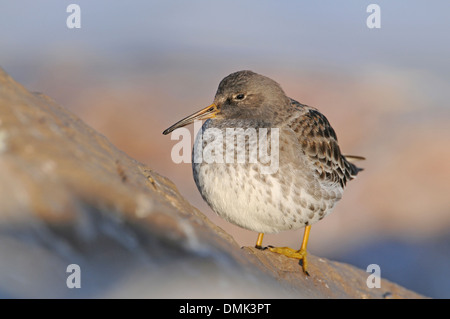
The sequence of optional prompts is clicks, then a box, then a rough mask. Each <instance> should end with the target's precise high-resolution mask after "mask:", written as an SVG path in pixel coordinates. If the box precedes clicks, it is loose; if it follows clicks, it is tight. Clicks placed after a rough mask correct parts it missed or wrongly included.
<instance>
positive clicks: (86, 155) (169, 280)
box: [0, 69, 422, 298]
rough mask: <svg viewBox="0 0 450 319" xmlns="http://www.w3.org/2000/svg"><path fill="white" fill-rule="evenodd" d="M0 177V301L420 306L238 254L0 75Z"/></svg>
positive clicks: (123, 158)
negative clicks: (382, 301) (338, 301)
mask: <svg viewBox="0 0 450 319" xmlns="http://www.w3.org/2000/svg"><path fill="white" fill-rule="evenodd" d="M0 176H1V177H0V297H4V298H5V297H6V298H36V297H37V298H78V297H83V298H89V297H96V298H110V297H111V298H112V297H114V298H116V297H138V298H147V297H153V298H230V297H232V298H386V297H389V298H422V296H420V295H419V294H416V293H414V292H412V291H409V290H407V289H405V288H402V287H400V286H398V285H396V284H394V283H391V282H389V281H387V280H382V281H381V288H372V289H370V288H368V287H367V285H366V280H367V277H368V276H369V275H370V274H369V273H367V272H365V271H363V270H360V269H356V268H354V267H352V266H350V265H346V264H342V263H338V262H333V261H329V260H326V259H323V258H318V257H315V256H310V259H309V264H310V274H311V276H309V277H308V276H305V275H304V274H303V272H302V271H301V268H300V266H299V265H298V262H297V261H295V260H292V259H288V258H286V257H284V256H280V255H277V254H274V253H271V252H269V251H267V250H265V251H261V250H257V249H255V248H252V247H244V248H241V247H239V246H238V245H237V244H236V242H235V241H234V240H233V238H232V237H231V236H230V235H228V234H227V233H225V232H224V231H223V230H222V229H220V228H219V227H217V226H216V225H214V224H213V223H211V222H210V221H209V220H208V219H207V218H206V217H205V215H204V214H202V213H201V212H200V211H198V210H197V209H196V208H195V207H193V206H191V205H190V204H189V203H188V202H187V201H186V200H185V199H184V198H183V197H182V196H181V195H180V194H179V192H178V191H177V189H176V187H175V185H174V184H173V183H172V182H171V181H170V180H168V179H167V178H165V177H163V176H161V175H159V174H158V173H156V172H154V171H153V170H152V169H150V168H149V167H147V166H146V165H144V164H142V163H139V162H137V161H136V160H134V159H132V158H130V157H129V156H127V155H126V154H125V153H123V152H122V151H120V150H118V149H117V148H116V147H114V145H112V144H111V143H110V142H109V141H108V140H107V139H106V138H105V137H104V136H102V135H101V134H99V133H97V132H95V131H94V130H93V129H92V128H90V127H89V126H87V125H86V124H84V123H83V122H82V121H81V120H80V119H79V118H77V117H76V116H75V115H73V114H71V113H70V112H68V111H67V110H65V109H64V108H62V107H60V106H58V105H57V104H56V103H55V102H54V101H52V100H51V99H50V98H48V97H46V96H45V95H42V94H38V93H31V92H29V91H27V90H26V89H25V88H24V87H23V86H21V85H20V84H18V83H16V82H15V81H14V80H13V79H12V78H11V77H10V76H9V75H7V74H6V73H5V72H4V71H3V70H2V69H0ZM72 264H76V265H78V266H79V267H80V268H79V269H80V271H79V272H77V271H75V272H73V270H71V269H70V268H69V271H68V266H69V265H72ZM72 272H73V273H72ZM78 273H79V274H80V277H74V275H76V274H78ZM74 278H75V279H74ZM78 279H79V281H78ZM68 282H69V284H70V283H71V282H79V283H80V284H81V288H68V286H67V283H68ZM69 286H70V285H69Z"/></svg>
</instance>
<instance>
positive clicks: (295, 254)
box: [269, 225, 311, 275]
mask: <svg viewBox="0 0 450 319" xmlns="http://www.w3.org/2000/svg"><path fill="white" fill-rule="evenodd" d="M310 231H311V226H310V225H309V226H306V227H305V233H304V234H303V241H302V246H301V247H300V249H299V250H295V249H292V248H289V247H269V250H270V251H271V252H274V253H278V254H282V255H285V256H287V257H290V258H296V259H300V260H301V261H302V269H303V272H304V273H305V274H307V275H309V274H308V271H307V267H308V262H307V260H306V255H307V252H306V247H307V246H308V239H309V233H310Z"/></svg>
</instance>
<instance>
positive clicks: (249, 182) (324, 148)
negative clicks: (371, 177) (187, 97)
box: [163, 70, 364, 275]
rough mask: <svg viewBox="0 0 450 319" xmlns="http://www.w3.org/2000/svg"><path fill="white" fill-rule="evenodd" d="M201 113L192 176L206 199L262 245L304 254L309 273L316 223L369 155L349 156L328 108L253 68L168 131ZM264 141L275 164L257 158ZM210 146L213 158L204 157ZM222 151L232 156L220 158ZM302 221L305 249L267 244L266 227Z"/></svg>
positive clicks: (268, 230)
mask: <svg viewBox="0 0 450 319" xmlns="http://www.w3.org/2000/svg"><path fill="white" fill-rule="evenodd" d="M196 120H206V121H205V122H204V124H203V125H202V128H201V130H199V132H198V134H197V137H196V139H195V142H194V147H193V151H192V170H193V176H194V181H195V184H196V185H197V188H198V190H199V192H200V194H201V196H202V197H203V199H204V200H205V201H206V202H207V203H208V205H209V206H210V207H211V208H212V210H213V211H214V212H215V213H217V214H218V215H219V216H220V217H222V218H224V219H225V220H227V221H228V222H230V223H232V224H235V225H238V226H240V227H242V228H244V229H248V230H251V231H255V232H257V233H258V237H257V241H256V245H255V247H256V248H258V249H263V250H265V249H268V250H269V251H271V252H274V253H278V254H282V255H285V256H287V257H290V258H296V259H298V260H299V264H300V265H301V267H302V270H303V272H304V273H305V274H307V275H309V272H308V262H307V244H308V240H309V235H310V231H311V225H312V224H314V223H316V222H318V221H320V220H322V219H323V218H324V217H326V216H328V215H329V214H330V213H331V212H332V210H333V208H334V207H335V205H336V203H337V202H338V201H339V200H340V199H341V198H342V195H343V191H344V188H345V187H346V184H347V182H349V181H350V180H352V179H354V178H355V177H356V175H357V174H358V172H360V171H362V170H363V169H362V168H359V167H357V166H356V165H355V164H354V163H353V162H355V161H356V160H363V159H364V157H361V156H351V155H347V156H346V155H343V154H342V153H341V150H340V148H339V144H338V139H337V136H336V133H335V131H334V129H333V128H332V126H331V125H330V123H329V121H328V120H327V118H326V117H325V115H323V114H322V113H321V112H320V111H319V110H318V109H316V108H314V107H311V106H308V105H305V104H302V103H300V102H298V101H296V100H294V99H292V98H290V97H288V96H287V95H286V94H285V92H284V91H283V89H282V88H281V86H280V85H279V84H278V83H277V82H276V81H274V80H272V79H270V78H269V77H266V76H264V75H261V74H258V73H255V72H253V71H250V70H243V71H237V72H234V73H231V74H230V75H228V76H226V77H225V78H223V80H222V81H221V82H220V83H219V86H218V89H217V92H216V94H215V97H214V101H213V103H212V104H211V105H209V106H207V107H206V108H203V109H201V110H200V111H198V112H195V113H193V114H192V115H189V116H187V117H185V118H183V119H182V120H180V121H178V122H176V123H175V124H173V125H172V126H170V127H169V128H168V129H166V130H164V132H163V134H164V135H167V134H169V133H171V132H172V131H174V130H175V129H177V128H180V127H183V126H186V125H188V124H191V123H193V122H194V121H196ZM229 132H232V133H234V134H235V135H236V136H237V137H236V138H234V137H235V136H233V135H231V134H228V133H229ZM239 132H240V133H241V135H243V136H241V138H239V136H238V135H239V134H238V133H239ZM259 132H263V133H265V134H258V133H259ZM212 133H214V134H212ZM221 134H222V136H220V135H221ZM229 136H231V137H233V138H232V139H231V138H230V137H229ZM258 137H259V138H260V139H259V140H258ZM272 138H273V139H272ZM261 140H265V141H266V142H267V141H268V140H270V141H271V142H272V143H271V144H269V143H268V142H267V143H266V145H265V147H266V151H267V154H268V153H269V151H270V156H271V161H272V162H273V163H270V165H272V164H273V169H272V170H271V169H270V165H269V161H268V159H267V156H265V158H264V160H263V159H262V157H264V156H259V157H258V154H259V155H261V154H260V153H261V152H258V151H261V149H262V147H263V146H262V145H263V144H261ZM255 149H256V153H257V154H256V156H254V155H255V151H254V150H255ZM230 150H233V151H234V153H231V151H230ZM252 150H253V151H252ZM206 151H209V153H210V154H209V155H210V156H209V157H210V158H209V160H208V158H207V156H204V157H203V158H202V155H206V154H205V152H206ZM239 152H240V153H239ZM252 152H253V153H252ZM223 153H226V155H227V156H222V160H220V156H219V155H221V154H222V155H223ZM250 153H251V154H250ZM262 153H264V152H262ZM229 154H231V155H230V156H228V155H229ZM238 154H241V157H239V155H238ZM242 154H243V155H242ZM252 155H253V156H252ZM272 155H277V156H273V157H272ZM224 157H225V158H224ZM255 157H256V160H255ZM211 159H213V160H211ZM301 228H304V234H303V239H302V243H301V246H300V249H292V248H289V247H273V246H268V247H263V244H262V242H263V236H264V234H266V233H279V232H281V231H286V230H297V229H301Z"/></svg>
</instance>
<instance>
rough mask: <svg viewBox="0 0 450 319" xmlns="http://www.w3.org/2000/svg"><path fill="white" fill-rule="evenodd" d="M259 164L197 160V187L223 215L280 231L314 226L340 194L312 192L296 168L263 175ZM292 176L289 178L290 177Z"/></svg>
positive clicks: (248, 225)
mask: <svg viewBox="0 0 450 319" xmlns="http://www.w3.org/2000/svg"><path fill="white" fill-rule="evenodd" d="M258 165H259V164H258V163H256V164H237V163H234V164H219V163H212V164H206V163H194V164H193V173H194V180H195V183H196V184H197V187H198V189H199V191H200V193H201V194H202V196H203V198H204V199H205V201H206V202H207V203H208V204H209V205H210V207H211V208H212V209H213V210H214V211H215V212H216V213H217V214H218V215H219V216H221V217H222V218H224V219H226V220H227V221H229V222H231V223H233V224H235V225H238V226H240V227H243V228H246V229H249V230H253V231H257V232H262V233H276V232H279V231H283V230H289V229H298V228H301V227H303V226H305V225H311V224H313V223H315V222H317V221H319V220H321V219H322V218H323V217H325V216H326V215H328V214H329V213H330V212H331V211H332V208H333V207H334V204H335V202H336V201H337V200H338V199H339V198H338V197H339V196H329V194H328V193H329V192H327V196H323V195H324V190H321V189H316V190H313V191H312V192H311V189H308V188H310V187H308V186H310V185H307V183H306V182H304V181H302V179H301V178H299V177H298V176H301V172H300V171H298V174H296V173H297V172H296V170H295V169H293V168H292V167H284V169H283V168H280V169H279V171H278V172H277V173H276V174H261V173H260V167H258ZM287 176H288V177H287Z"/></svg>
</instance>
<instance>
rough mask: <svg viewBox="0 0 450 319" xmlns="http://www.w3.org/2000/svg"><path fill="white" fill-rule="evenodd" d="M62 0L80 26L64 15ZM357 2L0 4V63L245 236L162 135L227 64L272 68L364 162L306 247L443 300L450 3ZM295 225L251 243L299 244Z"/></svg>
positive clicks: (242, 240)
mask: <svg viewBox="0 0 450 319" xmlns="http://www.w3.org/2000/svg"><path fill="white" fill-rule="evenodd" d="M71 3H76V4H78V5H79V6H80V8H81V28H80V29H69V28H67V26H66V19H67V17H68V16H69V14H70V13H67V12H66V8H67V6H68V5H69V4H71ZM370 3H372V2H370V1H361V0H353V1H350V0H349V1H345V2H340V3H339V5H337V4H336V2H335V1H331V0H324V1H320V2H319V1H314V2H313V1H267V0H265V1H260V0H259V1H256V0H253V1H250V0H247V1H206V0H203V1H198V0H190V1H162V0H161V1H139V0H135V1H114V2H113V1H106V0H95V1H92V0H89V1H88V0H78V1H73V0H72V1H62V0H46V1H35V0H28V1H24V0H21V1H0V26H1V28H0V66H1V67H2V68H4V69H5V70H6V72H8V73H9V74H10V75H11V76H12V77H13V78H14V79H15V80H16V81H18V82H20V83H22V84H23V85H24V86H25V87H26V88H27V89H29V90H30V91H39V92H43V93H45V94H46V95H48V96H50V97H52V98H53V99H55V100H56V102H57V103H59V104H60V105H62V106H64V107H66V108H68V109H70V110H71V111H72V112H73V113H75V114H77V115H78V116H79V117H80V118H81V119H83V120H84V121H85V122H87V123H88V124H89V125H90V126H92V127H93V128H94V129H96V130H97V131H99V132H100V133H102V134H103V135H105V136H106V137H107V138H108V139H109V140H110V141H111V142H112V143H113V144H115V145H116V146H117V147H118V148H120V149H121V150H123V151H125V152H126V153H127V154H128V155H130V156H131V157H133V158H135V159H137V160H139V161H140V162H142V163H145V164H147V165H148V166H149V167H151V168H153V169H154V170H155V171H157V172H158V173H160V174H162V175H164V176H166V177H168V178H170V179H171V180H172V181H174V182H175V184H176V185H177V187H178V188H179V190H180V192H181V193H182V194H183V195H184V196H185V197H186V198H187V199H188V200H189V201H190V202H191V203H192V204H193V205H194V206H196V207H197V208H199V209H200V210H201V211H202V212H204V213H205V214H207V216H208V217H209V218H210V219H211V220H212V221H213V222H215V223H216V224H218V225H219V226H220V227H222V228H223V229H225V230H226V231H227V232H229V233H230V234H232V236H233V237H234V238H235V240H236V241H237V242H238V243H239V244H240V245H242V246H244V245H254V243H255V241H256V235H257V234H256V233H253V232H250V231H246V230H243V229H240V228H238V227H236V226H233V225H231V224H229V223H227V222H225V221H223V220H222V219H220V218H219V217H217V216H216V215H215V214H214V213H213V212H212V211H211V209H210V208H209V207H208V206H207V205H206V204H205V203H204V202H203V200H202V198H201V196H200V195H199V193H198V191H197V188H196V186H195V183H194V181H193V178H192V171H191V165H190V164H178V165H177V164H174V163H173V162H172V160H171V157H170V153H171V148H172V146H173V145H175V144H176V143H177V141H172V140H171V139H170V136H163V135H162V131H163V130H164V129H166V128H167V127H169V126H170V125H172V124H173V123H174V122H176V121H178V120H179V119H181V118H183V117H184V116H186V115H189V114H191V113H192V112H194V111H197V110H199V109H200V108H202V107H205V106H207V105H209V104H210V103H211V102H212V99H213V97H214V94H215V91H216V89H217V86H218V84H219V82H220V80H221V79H222V78H223V77H225V76H226V75H228V74H230V73H232V72H234V71H238V70H242V69H250V70H253V71H255V72H258V73H261V74H264V75H266V76H269V77H271V78H272V79H274V80H276V81H277V82H279V83H280V84H281V86H282V87H283V88H284V90H285V92H286V93H287V95H288V96H290V97H292V98H294V99H296V100H298V101H300V102H302V103H304V104H308V105H311V106H315V107H317V108H318V109H319V110H321V111H322V112H323V113H324V114H325V115H326V116H327V118H328V119H329V121H330V122H331V124H332V125H333V127H334V129H335V130H336V132H337V135H338V138H339V142H340V146H341V149H342V150H343V152H344V153H346V154H352V155H362V156H365V157H366V158H367V160H366V161H365V162H361V163H360V166H362V167H364V168H365V170H364V171H363V172H362V173H361V174H360V175H359V176H358V178H357V179H356V180H354V181H352V182H351V183H349V185H348V187H347V189H346V192H345V194H344V197H343V199H342V200H341V202H339V204H338V205H337V207H336V209H335V211H334V212H333V214H331V215H330V216H329V217H327V218H326V219H325V220H324V221H322V222H320V223H318V224H315V225H314V226H313V227H312V232H311V237H310V244H309V251H310V252H311V253H312V254H314V255H318V256H321V257H325V258H329V259H334V260H338V261H342V262H347V263H350V264H353V265H356V266H358V267H360V268H362V269H366V267H367V266H368V265H369V264H378V265H380V267H381V276H382V277H384V278H386V279H389V280H391V281H394V282H396V283H398V284H401V285H403V286H405V287H407V288H410V289H412V290H415V291H417V292H419V293H422V294H425V295H427V296H429V297H437V298H449V297H450V254H449V252H450V232H449V229H450V185H449V180H450V125H449V120H450V102H449V101H450V61H449V57H450V19H449V18H448V17H449V15H450V2H449V1H446V0H443V1H437V0H436V1H433V2H432V3H430V2H426V1H413V0H408V1H406V0H405V1H400V0H397V1H376V3H377V4H378V5H379V6H380V8H381V28H380V29H369V28H368V27H367V25H366V19H367V17H368V16H369V15H370V13H367V12H366V8H367V6H368V5H369V4H370ZM190 129H191V132H192V130H193V128H192V127H191V128H190ZM193 138H194V136H192V140H193ZM302 234H303V232H302V231H301V230H299V231H292V232H284V233H280V234H277V235H267V236H266V237H265V242H264V244H265V245H268V244H271V245H282V246H291V247H298V246H300V241H301V237H302Z"/></svg>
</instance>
